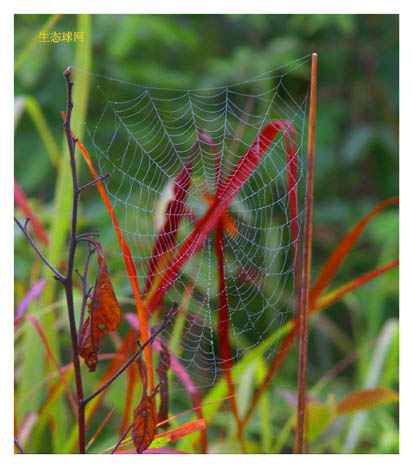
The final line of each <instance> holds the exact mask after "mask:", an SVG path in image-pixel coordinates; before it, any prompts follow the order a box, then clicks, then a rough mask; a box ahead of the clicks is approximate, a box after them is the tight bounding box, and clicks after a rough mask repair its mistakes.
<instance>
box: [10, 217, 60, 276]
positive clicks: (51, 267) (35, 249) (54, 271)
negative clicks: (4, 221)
mask: <svg viewBox="0 0 413 468" xmlns="http://www.w3.org/2000/svg"><path fill="white" fill-rule="evenodd" d="M14 222H15V223H16V224H17V226H19V228H20V230H21V231H22V233H23V234H24V235H25V237H26V239H27V240H28V241H29V244H30V245H31V246H32V247H33V250H34V251H35V252H36V253H37V255H38V256H39V257H40V258H41V260H42V261H43V263H44V264H45V265H46V266H47V267H48V268H49V269H50V270H51V271H52V272H53V274H54V278H56V279H57V280H58V281H61V282H64V281H65V277H64V276H63V275H62V274H61V273H59V272H58V271H57V270H56V268H54V267H53V266H52V265H51V264H50V263H49V262H48V260H47V259H46V257H45V256H44V255H43V254H42V253H41V252H40V250H39V248H38V247H37V245H36V243H35V242H34V240H33V239H32V237H31V235H30V234H29V232H28V231H27V226H28V224H29V222H30V218H26V221H25V223H24V226H23V225H22V224H21V222H20V221H19V220H18V219H17V218H16V216H15V217H14Z"/></svg>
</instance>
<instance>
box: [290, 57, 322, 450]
mask: <svg viewBox="0 0 413 468" xmlns="http://www.w3.org/2000/svg"><path fill="white" fill-rule="evenodd" d="M316 93H317V54H313V55H312V61H311V84H310V115H309V128H308V153H307V177H306V193H305V215H304V242H303V272H302V289H301V298H300V309H299V310H300V314H299V317H298V320H299V339H298V356H299V357H298V397H297V432H296V441H295V451H296V453H303V441H304V427H305V423H306V422H305V411H306V391H307V355H308V317H309V315H310V280H311V246H312V237H313V227H312V223H313V199H314V154H315V120H316Z"/></svg>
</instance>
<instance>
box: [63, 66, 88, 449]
mask: <svg viewBox="0 0 413 468" xmlns="http://www.w3.org/2000/svg"><path fill="white" fill-rule="evenodd" d="M71 72H72V68H71V67H68V68H67V69H66V70H65V72H64V77H65V80H66V87H67V106H66V119H65V122H64V129H65V133H66V139H67V145H68V147H69V156H70V168H71V173H72V184H73V200H72V222H71V228H70V238H69V251H68V257H67V269H66V277H65V279H64V281H63V285H64V288H65V293H66V303H67V312H68V316H69V325H70V337H71V340H72V355H73V368H74V371H75V381H76V392H77V402H78V407H79V411H78V415H77V422H78V428H79V452H80V453H85V451H86V449H85V407H84V405H82V404H81V402H82V400H83V385H82V373H81V369H80V359H79V347H78V342H77V330H76V320H75V310H74V303H73V265H74V259H75V253H76V244H77V233H76V231H77V215H78V207H79V194H80V190H79V182H78V175H77V168H76V158H75V140H74V138H73V137H72V131H71V127H70V122H71V116H72V109H73V101H72V87H73V83H72V82H71V81H70V75H71Z"/></svg>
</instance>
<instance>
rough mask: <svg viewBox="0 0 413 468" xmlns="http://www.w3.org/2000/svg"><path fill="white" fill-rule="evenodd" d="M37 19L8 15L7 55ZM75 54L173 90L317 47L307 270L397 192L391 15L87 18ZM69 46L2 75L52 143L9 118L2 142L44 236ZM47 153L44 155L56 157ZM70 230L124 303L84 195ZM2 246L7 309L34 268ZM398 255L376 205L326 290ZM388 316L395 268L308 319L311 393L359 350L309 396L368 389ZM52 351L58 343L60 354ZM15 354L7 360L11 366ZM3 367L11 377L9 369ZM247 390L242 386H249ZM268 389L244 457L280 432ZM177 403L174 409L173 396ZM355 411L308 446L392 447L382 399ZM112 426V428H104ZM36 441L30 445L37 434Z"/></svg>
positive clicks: (21, 244)
mask: <svg viewBox="0 0 413 468" xmlns="http://www.w3.org/2000/svg"><path fill="white" fill-rule="evenodd" d="M83 16H84V15H83ZM48 18H49V17H48V16H47V15H16V16H15V57H16V59H17V58H18V57H19V56H20V54H21V53H22V51H24V50H25V49H26V48H27V46H28V44H29V43H30V42H31V41H32V40H33V38H34V37H36V36H37V35H38V33H39V31H40V30H41V28H42V25H43V24H44V23H45V22H46V21H47V20H48ZM82 21H83V23H82ZM85 21H86V22H85ZM87 21H88V20H87V19H85V18H83V19H82V18H79V17H76V16H75V15H65V16H63V17H61V18H60V19H59V20H58V22H57V23H56V24H55V25H54V26H53V27H52V28H51V29H50V30H49V31H57V32H66V31H72V32H73V31H78V30H79V27H82V25H85V24H86V26H87V25H88V22H87ZM77 47H78V52H77V53H78V54H82V50H81V49H82V47H84V48H87V47H89V48H91V52H92V57H91V64H90V67H91V70H92V71H93V72H95V73H99V74H103V75H108V76H111V77H115V78H119V79H122V80H127V81H132V82H139V83H144V84H149V85H151V86H159V87H177V88H191V87H201V86H202V87H203V86H205V87H209V86H215V85H222V84H227V83H231V82H238V81H241V80H243V79H246V78H248V77H250V76H253V75H256V74H259V73H262V72H264V71H266V70H269V69H273V68H274V67H276V66H278V65H282V64H285V63H288V62H290V61H292V60H295V59H296V58H299V57H302V56H304V55H307V54H309V53H311V52H314V51H315V52H317V53H318V54H319V82H318V103H317V132H316V173H315V174H316V175H315V207H314V246H313V269H314V274H315V275H316V274H317V273H318V271H319V270H320V268H321V267H322V265H323V264H324V262H325V260H326V259H327V257H328V255H329V254H330V253H331V252H332V250H333V249H334V247H335V246H336V244H337V242H338V241H339V240H340V239H341V237H342V236H343V235H344V234H345V233H346V232H347V231H348V230H349V229H350V228H351V227H353V226H354V224H355V223H357V222H358V221H359V220H360V219H361V218H362V217H363V216H364V215H365V214H366V213H367V212H368V211H369V210H370V209H371V208H372V207H373V206H374V205H375V204H377V203H378V202H380V201H381V200H383V199H384V198H387V197H390V196H395V195H397V194H398V154H399V151H398V134H399V126H398V125H399V121H398V112H399V86H398V84H399V67H398V63H399V49H398V47H399V21H398V17H397V16H396V15H176V16H174V15H158V16H156V15H93V16H92V18H91V24H90V29H88V30H87V31H85V43H84V44H83V45H78V46H77ZM75 49H76V48H75V45H74V44H73V43H70V44H67V43H58V44H53V43H47V44H45V43H39V42H38V41H35V45H34V47H33V48H32V49H31V50H30V52H29V54H28V55H27V57H26V58H25V59H24V61H23V62H22V63H21V65H20V66H19V67H18V69H17V70H16V73H15V97H16V98H18V97H20V96H32V97H34V98H35V99H36V101H37V102H38V104H39V106H40V108H41V110H42V112H43V114H44V117H45V120H46V122H47V126H48V127H49V128H50V132H51V136H52V139H53V140H54V142H55V146H53V144H52V145H51V146H50V144H49V153H50V152H51V153H52V155H51V156H52V157H48V152H47V150H46V147H45V143H44V140H42V138H41V137H40V134H39V129H38V128H36V126H35V125H33V120H32V119H31V118H30V115H29V113H28V112H24V113H23V114H22V115H21V118H20V119H19V121H18V126H17V128H16V136H15V178H16V180H17V181H18V182H19V184H20V185H21V187H22V188H23V190H24V191H25V193H26V195H28V197H29V198H30V200H31V202H32V203H33V206H34V207H35V210H36V213H37V214H38V215H39V217H40V218H41V220H42V221H43V223H44V224H45V226H46V228H47V230H48V231H50V230H52V231H53V229H54V230H56V225H55V224H56V215H55V214H54V210H55V209H56V203H55V201H56V200H55V182H56V167H55V166H54V165H53V161H52V160H53V148H59V151H60V152H62V149H61V148H63V146H62V144H63V131H62V121H61V116H60V111H61V110H63V109H64V107H65V100H66V96H65V92H66V91H65V85H64V80H63V76H62V73H63V71H64V70H65V68H66V67H67V66H68V65H69V64H72V63H74V62H75V60H76V58H75V54H76V50H75ZM83 52H84V53H85V51H83ZM77 59H79V56H78V57H77ZM85 103H86V100H85ZM75 111H76V102H75ZM87 112H88V114H87V118H86V119H87V122H88V126H89V127H93V125H94V124H95V122H96V119H97V117H98V115H97V114H96V113H95V112H94V102H93V101H91V102H89V105H88V110H87ZM49 143H50V142H49ZM50 148H52V150H50ZM59 157H60V156H59V155H58V154H56V155H55V158H56V159H55V162H56V161H58V160H59ZM81 166H82V165H81ZM81 175H82V179H83V180H84V181H87V180H88V179H87V177H88V174H87V172H86V171H85V168H84V167H81ZM62 216H63V217H64V216H65V215H64V214H63V215H62ZM80 228H81V229H82V230H84V231H88V229H89V230H90V229H93V230H95V229H96V228H97V229H99V231H100V232H101V233H102V243H103V245H104V248H105V251H106V252H107V255H108V261H109V265H111V268H112V270H113V272H114V274H113V276H114V282H115V285H118V286H119V287H124V290H123V291H124V292H123V294H124V295H127V294H128V289H127V283H126V281H125V278H124V273H123V272H122V271H121V270H122V263H121V259H120V258H119V255H118V250H117V248H118V247H117V245H116V244H115V243H114V242H113V236H112V232H111V224H110V222H109V221H108V217H107V214H106V211H105V209H104V206H103V204H102V203H101V201H100V199H99V197H98V195H97V193H96V192H95V191H94V190H89V191H87V193H85V195H84V196H82V209H81V213H80ZM62 232H64V229H63V231H62ZM15 249H16V260H15V278H16V287H15V299H16V304H18V303H19V302H20V300H21V298H22V296H23V295H24V294H25V292H27V290H28V288H29V287H30V284H31V283H32V280H33V278H34V277H36V276H37V277H38V273H36V271H34V266H35V265H36V264H37V263H36V262H35V265H33V255H32V253H31V251H30V249H29V247H28V246H27V245H26V243H25V241H24V239H23V238H22V237H21V235H20V234H19V233H17V232H16V245H15ZM62 255H63V254H62ZM397 255H398V213H397V210H395V209H389V210H387V211H385V212H384V213H382V214H381V215H379V217H378V218H377V219H376V220H374V221H373V222H372V223H371V225H369V227H368V228H367V229H366V232H365V233H364V234H363V236H362V238H361V240H360V241H359V242H358V244H357V246H356V248H355V250H354V251H353V252H352V253H351V254H350V256H349V258H348V259H347V260H346V262H345V263H344V265H343V267H342V268H341V270H340V272H339V275H338V277H337V280H336V281H335V285H337V286H339V285H341V284H343V283H344V282H345V281H349V280H350V279H353V278H355V277H357V276H359V275H360V274H362V273H364V272H366V271H368V270H371V269H373V268H375V267H377V266H380V265H383V264H384V263H386V262H387V261H390V260H392V259H393V258H395V257H397ZM37 265H38V264H37ZM117 272H119V273H117ZM51 294H53V293H51ZM121 295H122V293H121ZM58 299H59V296H57V297H56V300H58ZM397 318H398V272H397V271H396V270H395V271H391V272H389V273H386V274H385V275H384V276H383V277H380V278H378V279H377V280H375V281H373V282H372V283H371V284H368V285H366V286H364V287H363V288H361V289H360V290H357V291H355V292H353V293H351V294H349V295H348V296H346V297H345V299H344V300H343V301H341V302H340V303H338V304H337V305H334V306H333V307H331V308H330V309H328V310H327V311H325V312H323V313H322V315H319V316H318V318H317V319H315V320H314V321H313V322H312V328H311V335H310V353H309V359H310V362H309V365H310V369H309V384H310V387H311V386H312V385H313V384H315V383H316V382H317V381H318V380H319V379H320V378H321V377H322V376H323V375H325V373H326V372H327V371H328V370H329V369H330V368H331V367H332V366H333V365H334V364H336V363H337V362H338V361H339V360H340V359H342V358H344V357H345V356H347V355H348V354H349V353H351V352H352V351H354V350H362V352H361V353H360V356H359V358H358V359H357V360H356V361H355V363H354V364H353V365H351V366H349V367H348V368H346V370H345V371H344V372H343V373H341V374H339V375H338V376H337V377H335V378H334V379H333V381H331V382H330V383H329V384H328V385H327V387H326V388H324V389H323V390H322V392H321V393H320V395H319V396H320V398H321V399H325V398H326V397H327V395H328V394H329V393H334V394H335V395H336V396H337V397H340V396H343V395H345V394H347V393H349V392H350V391H352V390H357V389H361V388H363V387H364V386H366V385H368V384H369V382H370V383H371V379H372V378H373V377H374V376H373V377H372V375H371V372H372V361H373V358H374V356H373V353H372V349H375V348H374V346H376V345H377V343H380V340H379V341H375V342H374V343H373V344H372V340H375V339H377V338H378V337H380V336H382V334H383V333H384V332H385V331H386V330H388V327H389V326H392V325H394V324H396V328H397V322H395V321H396V320H397ZM386 327H387V328H386ZM396 335H397V333H396ZM396 335H395V337H394V340H393V341H391V344H390V347H389V350H387V351H386V357H385V359H384V361H383V363H382V366H381V368H380V372H379V373H378V375H376V379H375V384H374V385H376V386H378V385H385V386H389V387H392V388H394V389H396V390H397V387H398V338H397V336H396ZM63 340H64V338H63ZM66 344H67V343H66ZM38 346H40V345H39V344H38ZM63 346H64V344H63V345H62V346H61V347H59V348H60V350H61V351H62V349H63ZM368 346H370V347H368ZM363 350H364V351H363ZM376 351H377V349H376ZM62 352H63V351H62ZM295 357H296V355H295V354H292V355H291V356H290V357H289V359H288V362H287V363H286V365H285V369H284V368H283V371H282V373H281V375H280V377H279V379H278V380H277V383H279V384H280V385H281V387H283V386H284V387H285V386H287V387H288V388H290V389H294V386H295V372H296V360H295ZM20 358H21V356H20V355H19V352H17V355H16V362H17V364H19V362H20V361H19V359H20ZM26 359H27V357H26ZM68 360H69V355H66V354H64V352H63V355H62V361H63V362H68ZM16 372H17V374H16V375H17V376H19V367H17V370H16ZM369 379H370V380H369ZM373 380H374V379H373ZM248 385H250V387H251V388H252V385H253V379H252V382H250V383H249V384H248ZM268 394H269V395H268V398H269V399H270V401H269V403H270V404H271V405H273V406H274V405H275V406H276V407H277V408H278V407H280V408H281V409H279V411H277V412H276V413H277V414H272V413H271V416H270V423H271V426H270V427H271V428H272V429H271V433H270V435H268V434H263V431H264V430H265V429H263V427H264V426H263V424H262V421H261V420H260V414H259V412H257V411H256V412H255V413H256V414H255V416H254V418H253V420H252V421H251V424H250V425H249V427H248V437H249V439H250V440H251V444H252V446H253V447H255V450H256V451H271V449H272V448H274V446H276V442H277V438H278V436H279V433H280V430H281V428H282V427H283V424H284V422H285V419H286V418H287V417H288V415H289V414H290V412H291V409H288V408H285V404H284V406H283V407H282V402H283V400H282V399H281V397H280V396H279V395H278V394H276V393H275V392H268ZM247 397H248V395H246V398H247ZM41 401H42V398H41V395H40V396H39V398H38V399H37V400H36V398H34V399H33V400H30V399H29V400H28V402H27V408H30V405H29V403H30V402H31V403H30V404H32V405H33V408H34V410H35V409H36V405H40V402H41ZM109 401H110V400H109ZM176 405H177V408H179V407H180V403H179V402H177V403H176ZM277 405H278V406H277ZM182 409H184V405H183V404H182ZM61 411H63V412H64V411H65V408H61ZM23 413H24V412H23ZM23 413H22V414H23ZM357 417H359V415H358V416H357ZM357 417H355V418H353V419H351V418H347V419H343V420H339V421H338V422H337V424H334V425H333V426H332V428H331V429H329V431H328V432H327V433H324V434H323V435H322V436H321V437H320V438H319V439H317V440H316V442H315V443H314V444H313V451H319V452H335V453H337V452H342V451H343V450H345V449H349V450H350V451H353V452H367V453H383V452H384V453H389V452H390V453H392V452H397V451H398V413H397V408H396V407H395V405H390V406H385V407H382V408H378V409H376V410H374V411H370V412H369V413H367V417H366V418H365V420H364V421H361V422H360V421H357ZM227 419H228V418H227ZM359 419H360V418H359ZM227 424H230V423H228V421H227V420H226V419H225V418H222V420H221V419H220V415H219V414H218V415H217V418H216V421H215V429H216V433H217V434H218V433H219V429H220V428H222V426H225V425H227ZM113 427H117V426H116V421H115V422H113ZM357 427H358V428H359V429H357ZM228 430H229V429H228ZM231 430H232V429H231ZM357 430H359V435H358V436H357V437H356V440H355V441H353V442H351V441H350V440H349V439H351V437H352V435H351V434H354V432H355V431H356V432H357ZM68 432H70V431H69V428H66V429H63V434H66V435H67V433H68ZM266 432H268V430H267V431H266ZM102 434H103V435H104V433H102ZM37 435H38V437H40V435H41V434H39V433H38V434H37ZM63 439H64V437H63ZM292 441H293V435H292V433H291V434H289V435H288V437H287V439H286V444H285V446H284V448H283V450H284V451H286V452H288V451H290V450H291V448H292V446H293V442H292ZM36 444H37V445H36ZM50 444H51V445H50ZM63 444H64V440H61V441H59V440H54V441H51V442H45V441H44V440H43V441H38V442H37V443H34V445H33V446H32V448H33V449H34V447H35V446H36V447H37V448H38V449H39V450H43V451H48V450H51V449H52V448H51V447H53V448H54V449H57V448H59V447H60V448H61V447H62V445H63ZM212 444H213V447H214V449H215V450H216V451H232V450H236V449H235V448H234V446H233V445H232V442H228V441H227V442H226V445H225V444H224V445H223V444H222V443H220V442H219V440H218V437H217V438H216V439H214V437H213V438H212ZM96 445H98V444H97V443H96ZM103 446H105V445H104V444H103ZM263 446H265V449H263Z"/></svg>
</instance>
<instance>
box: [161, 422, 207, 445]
mask: <svg viewBox="0 0 413 468" xmlns="http://www.w3.org/2000/svg"><path fill="white" fill-rule="evenodd" d="M206 428H207V425H206V422H205V419H196V420H195V421H190V422H188V423H185V424H182V425H181V426H178V427H175V428H174V429H172V430H170V431H168V432H164V433H163V434H159V435H157V436H155V439H159V438H164V437H168V438H169V441H168V443H171V442H173V441H175V440H177V439H180V438H181V437H184V436H186V435H188V434H191V433H192V432H197V431H204V430H205V429H206Z"/></svg>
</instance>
